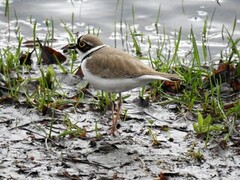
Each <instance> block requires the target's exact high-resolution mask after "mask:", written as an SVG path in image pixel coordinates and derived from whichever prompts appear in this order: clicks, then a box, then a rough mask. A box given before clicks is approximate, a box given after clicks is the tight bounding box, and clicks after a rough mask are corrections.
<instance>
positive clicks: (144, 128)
mask: <svg viewBox="0 0 240 180" xmlns="http://www.w3.org/2000/svg"><path fill="white" fill-rule="evenodd" d="M4 2H5V1H3V0H0V15H1V16H0V48H1V49H2V48H5V47H7V46H9V47H10V48H12V49H13V50H15V49H16V47H17V45H18V41H17V36H18V33H20V34H21V36H23V41H26V40H32V37H33V24H34V22H35V21H36V22H37V29H36V36H37V37H39V38H40V39H44V38H45V36H46V34H47V32H48V28H47V27H46V24H45V23H46V19H48V20H51V19H52V20H53V21H54V37H55V39H56V41H54V43H53V47H54V49H57V50H60V48H61V47H62V46H64V45H66V44H67V43H68V41H69V36H68V34H67V32H66V30H65V29H64V27H63V23H62V22H65V23H66V24H67V26H68V28H69V29H70V30H72V31H73V32H75V33H76V32H79V33H80V34H82V33H86V32H88V31H93V29H95V31H98V29H99V31H100V37H101V38H102V39H103V41H104V42H106V43H107V44H109V45H112V46H115V40H116V41H117V44H116V45H117V47H118V48H120V49H124V50H126V49H127V44H128V43H125V44H123V45H122V41H121V40H122V39H125V34H126V33H127V34H128V32H129V26H134V27H135V28H136V29H137V30H138V32H140V33H143V34H144V36H143V42H142V43H141V47H142V50H143V51H145V50H147V49H148V44H147V43H146V40H147V37H149V38H150V39H151V40H152V42H153V47H155V48H156V42H157V41H158V40H159V39H161V38H162V39H164V37H165V36H167V38H169V41H168V42H170V43H169V44H168V45H167V47H166V54H168V50H171V49H172V47H173V43H174V39H175V33H176V32H178V31H179V29H180V27H182V30H183V32H182V41H181V44H180V50H179V56H181V57H183V58H184V61H188V60H189V61H190V60H191V59H190V58H187V57H186V54H188V53H189V51H190V49H191V44H190V42H189V40H188V38H189V34H190V28H191V27H192V28H193V31H194V33H195V35H196V38H197V41H198V45H199V47H200V46H201V42H202V41H201V32H202V28H203V24H204V20H205V19H206V17H208V20H209V23H210V22H211V27H210V29H209V34H208V39H209V42H208V45H209V47H210V51H211V55H212V56H211V57H208V59H209V60H212V59H216V60H218V58H219V53H220V51H221V50H224V49H225V48H226V47H227V44H226V42H227V41H226V40H223V39H222V26H223V25H224V26H226V27H227V28H228V30H229V31H230V32H231V29H232V27H233V20H234V18H235V17H236V18H237V26H236V30H235V32H234V36H233V37H234V38H236V37H239V35H240V29H239V23H240V12H239V5H240V1H239V0H228V1H220V3H221V5H218V4H217V2H216V1H214V0H203V1H196V0H191V1H190V0H184V1H181V0H160V1H156V0H148V1H145V0H138V1H134V0H129V1H127V0H125V1H124V3H123V9H122V8H121V6H122V1H119V4H118V6H117V2H118V1H114V0H104V1H102V0H82V1H80V0H75V1H70V0H67V1H64V0H61V1H60V0H55V1H47V0H42V1H38V0H31V1H30V0H14V1H13V0H12V1H10V19H9V22H8V18H7V17H4V8H5V7H4ZM146 2H147V4H146ZM159 7H160V16H159V21H158V30H159V34H157V33H156V28H155V26H154V23H155V21H156V19H157V14H158V9H159ZM132 8H134V18H133V10H132ZM14 10H15V12H16V17H15V15H14ZM214 11H215V14H214V16H213V12H214ZM72 15H74V21H73V23H72ZM212 16H213V18H212ZM211 18H212V21H211ZM115 22H116V23H115ZM120 22H123V24H121V23H120ZM19 27H20V30H18V32H17V33H16V30H17V29H18V28H19ZM115 27H116V31H117V35H118V36H117V39H115V36H114V35H113V32H114V28H115ZM121 28H122V30H123V34H124V35H123V37H121V31H120V30H121ZM9 29H10V31H9ZM224 34H225V35H226V32H225V33H224ZM129 39H130V38H129ZM225 39H226V38H225ZM129 41H130V42H129V44H130V45H131V40H129ZM154 43H155V44H154ZM23 49H27V48H26V47H23ZM200 50H201V48H200ZM34 68H35V69H34ZM34 68H33V72H34V74H31V75H29V76H31V77H37V76H38V75H39V71H38V70H37V67H34ZM55 70H56V71H57V68H56V69H55ZM57 78H59V79H60V80H59V81H60V82H61V87H60V88H59V89H58V90H59V92H62V93H63V92H64V94H65V95H68V96H69V97H70V98H71V97H73V96H74V95H76V94H77V91H78V89H79V88H80V86H85V85H86V82H84V83H83V82H82V81H79V78H76V77H73V76H72V75H71V74H68V75H65V74H62V73H59V74H58V73H57ZM23 90H26V89H23ZM93 92H95V91H93ZM124 95H130V97H128V98H127V99H126V100H125V102H124V104H123V110H126V109H127V110H128V112H127V116H128V117H127V119H126V121H124V122H120V125H121V128H120V130H119V131H120V133H121V135H120V136H118V137H111V136H109V135H108V134H107V132H108V130H109V127H110V124H111V118H110V117H111V116H110V112H107V113H106V114H102V112H98V111H96V109H94V107H95V106H94V102H95V103H96V100H95V99H94V98H93V97H88V96H87V97H85V98H84V99H83V100H82V101H81V102H80V105H79V106H78V107H75V106H74V105H73V104H74V103H73V102H72V103H71V102H70V103H69V104H70V105H69V107H68V108H66V109H63V110H56V112H55V114H54V116H53V115H51V114H50V115H49V116H48V115H45V116H44V115H43V114H41V113H40V112H38V111H37V110H36V108H29V107H25V106H22V104H21V103H16V102H11V101H10V102H8V101H7V102H6V103H1V104H0V131H1V135H0V147H1V149H0V179H2V178H3V179H10V178H12V179H24V178H25V179H26V178H29V179H31V178H42V179H51V178H52V179H66V178H69V179H70V178H72V179H74V178H76V179H77V178H78V177H81V178H82V179H100V178H103V179H104V178H110V179H114V177H115V179H117V178H116V176H118V177H119V178H120V179H121V178H122V179H153V178H157V177H158V175H159V174H160V173H161V172H163V173H164V174H165V175H166V176H167V177H169V178H170V179H171V178H172V179H221V178H222V179H238V178H239V177H240V174H239V172H240V165H239V164H240V162H239V147H237V146H236V144H237V143H236V144H234V143H232V142H229V147H228V148H229V149H227V150H226V149H223V148H221V147H220V145H219V144H218V143H219V142H211V147H208V148H204V145H205V144H204V142H200V139H198V138H196V137H195V134H194V133H193V127H192V123H193V121H195V120H196V119H197V117H195V116H193V115H192V116H190V115H189V114H187V113H183V114H184V116H183V117H182V116H181V117H179V116H177V115H176V114H175V113H174V112H172V111H170V110H168V109H167V108H166V107H164V106H160V105H159V104H158V103H151V106H150V107H147V108H143V107H139V105H138V103H134V102H136V101H135V100H136V98H138V95H139V89H135V90H132V91H130V92H126V94H125V93H124ZM24 100H25V98H23V101H24ZM71 100H74V99H73V98H72V99H71ZM1 102H2V100H1ZM3 102H4V101H3ZM66 115H67V117H68V118H69V119H70V120H71V121H72V123H73V124H76V125H79V126H80V127H86V129H87V138H85V139H80V138H67V137H65V138H63V137H58V135H59V134H60V133H61V132H62V131H64V130H65V129H66V126H65V125H64V123H63V121H64V120H65V117H66ZM53 121H54V125H53V127H52V128H53V129H52V136H56V139H54V138H53V139H48V138H47V137H48V133H49V132H50V128H51V123H52V122H53ZM150 121H154V124H153V127H152V130H153V133H154V134H155V135H156V137H157V139H158V141H159V142H160V143H159V144H157V145H153V144H152V137H150V135H149V129H150V127H151V126H150ZM96 125H97V126H98V127H99V130H98V133H100V134H102V135H103V137H102V138H101V139H100V140H96V139H95V136H96V132H95V131H96ZM164 128H167V129H168V130H164ZM90 140H93V141H95V140H96V141H95V142H96V147H91V146H90V145H89V142H90ZM237 140H238V138H236V141H237ZM233 145H234V146H233ZM192 148H193V149H194V150H195V151H197V150H198V149H200V150H201V152H202V153H203V155H204V159H203V160H202V161H200V162H199V161H194V160H193V159H192V158H191V157H190V155H189V150H190V149H192Z"/></svg>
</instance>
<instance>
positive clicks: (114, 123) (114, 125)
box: [111, 101, 117, 135]
mask: <svg viewBox="0 0 240 180" xmlns="http://www.w3.org/2000/svg"><path fill="white" fill-rule="evenodd" d="M111 104H112V128H111V134H112V135H114V132H115V131H116V130H117V128H116V121H115V118H114V102H113V101H111Z"/></svg>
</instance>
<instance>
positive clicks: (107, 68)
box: [87, 47, 179, 80]
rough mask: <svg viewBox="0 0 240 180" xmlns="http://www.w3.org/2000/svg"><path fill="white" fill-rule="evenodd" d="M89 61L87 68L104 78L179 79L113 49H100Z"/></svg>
mask: <svg viewBox="0 0 240 180" xmlns="http://www.w3.org/2000/svg"><path fill="white" fill-rule="evenodd" d="M91 57H92V58H91V59H88V62H87V68H89V69H91V72H92V73H93V74H95V75H98V76H100V77H103V78H121V77H128V78H133V77H139V76H142V75H157V76H163V77H166V78H170V79H171V78H173V80H175V79H179V78H177V76H176V75H172V74H165V73H159V72H157V71H155V70H154V69H152V68H150V67H149V66H147V65H145V64H143V63H142V62H141V61H139V60H138V59H136V58H134V57H133V56H130V55H129V54H127V53H125V52H123V51H120V50H117V49H115V48H111V47H105V48H102V49H99V50H98V51H97V52H95V53H93V54H92V55H91Z"/></svg>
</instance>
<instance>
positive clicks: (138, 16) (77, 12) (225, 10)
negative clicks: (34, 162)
mask: <svg viewBox="0 0 240 180" xmlns="http://www.w3.org/2000/svg"><path fill="white" fill-rule="evenodd" d="M0 2H1V6H0V9H1V11H0V12H1V17H0V24H1V29H0V30H1V35H0V38H1V40H0V43H1V45H2V46H5V45H7V44H8V41H7V40H6V38H7V37H8V36H9V33H8V31H7V30H6V28H8V26H9V24H8V22H7V18H6V17H4V16H3V15H4V5H3V4H4V3H3V2H4V0H2V1H0ZM117 2H119V3H118V4H117ZM122 3H123V4H122ZM239 5H240V2H239V1H238V0H228V1H220V5H219V4H218V3H217V2H216V1H214V0H204V1H193V0H185V1H181V0H177V1H169V0H160V1H155V0H149V1H148V2H147V4H146V1H145V0H138V1H133V0H130V1H112V0H105V1H104V2H103V1H99V0H92V1H87V0H83V1H80V0H77V1H70V0H68V1H63V0H56V1H54V2H49V1H46V0H42V1H37V0H32V1H27V0H15V1H10V14H11V15H10V27H11V29H14V27H15V25H16V23H17V22H16V17H17V19H18V26H20V28H21V29H20V32H21V34H22V35H23V36H24V37H25V38H26V39H29V38H31V37H32V34H33V33H32V27H33V24H31V23H30V21H34V20H36V21H37V23H38V30H37V36H38V37H45V34H46V25H45V21H46V19H48V20H49V19H53V21H54V27H55V36H56V38H57V39H62V40H63V41H66V39H67V37H68V36H67V33H66V31H65V30H64V28H63V27H62V26H63V25H62V21H63V22H65V23H66V24H67V25H69V28H70V29H71V30H72V31H73V32H79V33H80V34H82V33H86V32H87V31H88V30H92V29H93V28H94V29H96V31H97V30H98V29H99V30H100V32H101V34H100V37H101V38H102V39H103V40H104V41H105V42H106V43H108V44H110V45H114V36H113V32H114V28H115V27H117V29H116V31H117V32H118V34H120V27H122V30H123V34H125V32H126V31H127V32H128V31H129V27H128V26H132V25H134V26H135V27H136V28H137V30H138V31H139V32H141V33H143V34H145V35H146V36H149V37H150V39H152V40H153V44H154V41H155V40H156V39H159V35H156V29H155V26H154V23H155V22H156V20H157V16H158V10H159V8H160V16H159V20H158V23H159V24H158V25H159V26H158V28H159V34H166V35H168V36H169V38H170V39H172V40H173V39H174V38H175V37H174V34H175V33H176V32H178V31H179V29H180V27H182V28H183V35H182V42H181V48H180V51H179V55H182V56H183V57H184V56H185V55H186V54H187V53H188V51H189V49H190V48H191V46H190V44H189V41H188V36H189V34H190V29H191V28H193V30H194V33H195V35H196V39H197V40H198V41H199V45H201V42H202V41H201V32H202V28H203V25H204V20H205V19H206V18H208V25H209V32H208V39H209V42H208V45H209V46H210V47H211V55H212V56H213V57H209V59H211V58H214V57H215V55H217V54H218V53H219V52H220V51H221V50H223V49H224V48H225V47H226V46H227V44H226V41H224V40H222V28H223V25H224V26H225V27H226V28H227V29H228V30H229V32H231V30H232V27H233V22H234V19H235V18H236V19H237V26H236V30H235V33H234V35H235V36H234V37H238V36H239V35H240V29H239V23H240V19H239V16H240V12H239V9H238V7H239ZM26 8H27V10H26ZM133 9H134V10H133ZM14 10H15V12H16V15H14ZM133 12H134V18H133ZM15 16H16V17H15ZM72 16H74V20H73V24H72ZM115 22H116V26H115ZM121 22H122V23H123V24H122V26H121ZM125 23H126V24H127V25H126V24H125ZM210 25H211V26H210ZM126 26H127V27H126ZM225 34H226V33H225ZM15 36H16V35H15V34H14V32H11V34H10V37H11V40H14V39H15V40H16V38H15ZM123 38H124V37H123ZM225 39H226V38H225ZM15 42H16V41H15ZM117 45H118V47H119V48H123V47H121V41H120V40H118V43H117ZM200 51H201V48H200Z"/></svg>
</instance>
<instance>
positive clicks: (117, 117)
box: [115, 93, 122, 125]
mask: <svg viewBox="0 0 240 180" xmlns="http://www.w3.org/2000/svg"><path fill="white" fill-rule="evenodd" d="M121 106H122V95H121V93H119V101H118V109H117V115H116V119H115V121H116V125H117V121H118V119H119V117H120V111H121Z"/></svg>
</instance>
